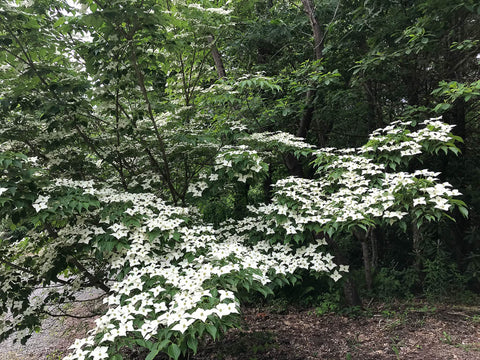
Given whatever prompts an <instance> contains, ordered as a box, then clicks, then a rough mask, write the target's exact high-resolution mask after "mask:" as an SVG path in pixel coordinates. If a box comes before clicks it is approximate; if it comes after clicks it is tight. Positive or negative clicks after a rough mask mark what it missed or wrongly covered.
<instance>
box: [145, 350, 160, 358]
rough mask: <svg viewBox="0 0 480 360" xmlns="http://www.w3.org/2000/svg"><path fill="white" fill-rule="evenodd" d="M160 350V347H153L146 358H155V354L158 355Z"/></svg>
mask: <svg viewBox="0 0 480 360" xmlns="http://www.w3.org/2000/svg"><path fill="white" fill-rule="evenodd" d="M159 352H160V349H158V348H157V349H153V350H152V351H150V353H149V354H148V355H147V357H146V358H145V360H153V359H154V358H155V356H157V354H158V353H159Z"/></svg>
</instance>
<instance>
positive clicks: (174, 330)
mask: <svg viewBox="0 0 480 360" xmlns="http://www.w3.org/2000/svg"><path fill="white" fill-rule="evenodd" d="M231 6H232V4H230V3H228V2H225V3H223V2H211V3H210V2H209V1H205V2H195V3H189V2H171V1H165V2H159V1H156V0H148V1H141V2H137V1H124V0H120V1H114V2H103V1H81V2H79V3H78V4H76V5H72V4H69V3H66V2H63V1H53V0H49V1H37V0H33V1H25V2H18V3H13V2H6V1H2V3H1V9H0V18H1V21H0V79H1V81H2V89H1V90H0V91H1V92H0V101H1V108H0V111H1V120H0V121H1V122H2V130H1V134H0V140H1V145H0V149H1V154H0V168H1V169H2V173H1V177H0V202H1V204H2V208H1V210H0V213H1V218H2V223H1V224H2V234H1V238H0V269H1V271H0V280H1V281H0V284H1V288H0V310H1V312H2V313H3V314H4V315H6V314H8V316H7V317H6V318H5V321H4V322H2V324H1V328H0V339H5V338H7V337H8V336H10V335H11V334H14V333H15V334H16V335H18V336H19V338H21V339H23V340H25V339H27V338H28V336H29V335H30V334H31V333H32V331H35V330H37V329H38V328H39V327H40V326H41V320H42V318H43V317H44V316H46V315H60V314H61V313H58V312H56V311H57V310H56V309H57V308H52V304H62V303H67V302H70V301H75V299H76V297H77V295H78V292H79V291H80V290H82V289H87V288H92V287H93V288H97V289H99V290H100V291H102V292H103V295H102V297H103V303H104V304H105V308H104V311H103V313H102V315H101V316H100V317H98V319H97V320H96V326H95V328H94V329H92V331H91V332H90V335H89V336H88V337H87V338H85V339H78V340H76V341H75V343H74V344H73V346H72V353H71V354H70V355H68V356H67V357H66V358H67V359H106V358H108V359H121V358H122V355H121V352H122V349H124V348H125V347H130V346H134V345H135V346H141V347H144V348H147V349H148V350H149V354H148V356H147V359H153V358H154V357H155V356H156V355H157V354H158V353H160V352H164V353H167V354H168V355H169V356H170V357H171V358H174V359H178V358H179V357H180V356H181V355H182V354H186V353H188V352H190V351H191V352H196V351H197V348H198V344H199V339H201V338H202V337H204V336H205V335H209V336H211V337H212V338H213V339H216V338H217V337H218V335H219V334H220V333H221V332H224V331H226V329H228V328H229V327H233V326H236V325H238V323H239V322H238V321H239V317H238V313H239V299H240V296H239V295H240V293H241V292H243V291H258V292H260V293H262V294H264V295H268V294H271V293H273V292H274V290H275V289H276V286H279V285H282V284H286V283H290V282H295V281H297V280H298V279H299V275H298V271H299V270H302V269H303V270H306V271H311V272H313V273H316V274H318V275H319V276H320V277H322V278H323V279H324V280H325V281H327V280H328V279H329V278H330V279H332V281H338V280H339V279H340V278H341V276H342V275H343V274H344V273H345V272H347V271H348V266H346V265H345V264H341V263H339V262H336V259H335V258H334V257H333V256H332V255H331V254H330V253H329V248H328V246H327V242H326V240H325V238H326V237H328V239H335V238H336V237H342V236H346V234H349V233H351V232H353V231H354V230H355V229H369V228H372V227H375V226H378V225H380V224H384V223H388V224H394V223H398V224H400V225H401V224H403V225H405V222H406V221H407V220H406V219H409V220H408V221H414V222H415V223H416V224H418V225H419V226H420V225H421V224H422V223H424V222H427V221H435V220H440V219H441V218H443V217H448V216H449V215H448V212H449V211H451V210H452V209H453V208H455V207H457V208H458V209H460V211H462V212H466V210H465V205H464V204H463V203H462V202H461V201H460V200H458V199H457V198H456V197H457V196H458V195H460V194H459V192H458V191H456V190H455V189H452V187H451V185H449V184H448V183H445V182H442V181H440V180H439V174H438V173H434V172H431V171H429V170H428V169H423V170H414V171H410V172H408V171H406V169H408V167H407V165H408V163H409V161H410V160H411V159H412V158H413V157H419V156H420V155H421V154H422V153H438V152H439V151H440V150H443V151H445V152H448V151H453V152H457V151H458V149H457V147H456V146H455V143H456V142H457V141H460V140H461V139H459V138H458V137H456V136H454V135H452V133H451V130H452V126H450V125H448V124H445V123H443V122H441V119H438V118H436V119H429V120H426V121H425V122H424V123H422V124H416V123H412V122H410V121H398V122H395V123H392V124H390V125H389V126H387V127H385V128H383V129H379V130H376V131H375V132H373V133H372V134H371V136H370V139H369V140H368V142H367V143H366V144H365V145H364V146H362V147H359V148H351V149H333V148H328V149H327V148H317V147H316V146H314V145H313V144H309V143H307V142H306V141H305V139H302V138H298V137H295V136H293V135H291V134H289V133H287V132H283V131H280V130H276V129H274V130H273V131H260V129H252V128H251V127H250V126H247V125H250V124H247V123H246V122H244V121H243V119H242V118H241V117H240V116H235V115H236V114H238V113H240V112H238V109H239V106H242V105H241V104H242V101H243V99H247V100H248V101H252V102H259V103H261V102H262V101H263V99H262V92H278V91H281V90H282V88H281V86H280V85H278V84H277V83H276V81H275V79H272V78H269V77H267V76H265V75H264V74H248V73H246V74H244V75H243V77H241V78H239V79H224V77H225V76H226V75H225V74H224V73H221V72H219V63H218V61H221V58H218V56H219V53H218V50H216V49H215V46H216V45H215V44H216V41H217V40H216V39H221V36H222V34H223V31H225V27H227V25H229V24H232V22H233V21H234V20H233V19H232V18H231V14H232V11H233V10H234V9H233V8H231ZM215 51H217V52H215ZM219 75H221V76H219ZM317 75H318V74H317ZM322 76H323V77H322ZM335 76H336V75H335V74H329V73H325V74H323V75H321V76H320V75H319V76H318V77H317V80H318V79H331V78H334V77H335ZM217 78H220V79H219V80H217ZM319 81H320V80H319ZM322 81H323V80H322ZM226 109H227V110H226ZM256 130H258V131H256ZM287 156H293V157H296V158H297V159H299V160H298V161H303V162H306V163H310V164H311V166H312V167H313V168H314V169H316V171H315V174H314V175H313V176H311V177H309V178H302V177H298V176H290V175H289V174H288V172H287V171H285V170H282V169H280V165H281V164H282V161H283V160H282V159H284V158H285V157H287ZM272 173H275V174H274V176H272ZM272 180H273V181H272ZM269 182H271V184H269ZM255 194H257V196H255ZM212 204H217V205H218V206H221V207H220V209H219V210H220V212H222V213H221V214H220V213H217V212H215V209H212ZM222 209H223V210H222ZM38 288H42V289H43V292H42V295H41V296H34V295H35V294H34V290H35V289H38Z"/></svg>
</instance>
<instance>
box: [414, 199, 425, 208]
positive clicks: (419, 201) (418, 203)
mask: <svg viewBox="0 0 480 360" xmlns="http://www.w3.org/2000/svg"><path fill="white" fill-rule="evenodd" d="M426 204H427V202H426V201H425V198H424V197H419V198H417V199H413V206H418V205H426Z"/></svg>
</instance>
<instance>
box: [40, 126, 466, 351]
mask: <svg viewBox="0 0 480 360" xmlns="http://www.w3.org/2000/svg"><path fill="white" fill-rule="evenodd" d="M423 125H425V127H424V128H422V129H419V130H417V131H413V130H412V128H411V126H410V124H409V123H405V122H399V123H396V124H394V126H388V127H386V128H384V129H380V130H377V131H376V132H374V134H373V136H372V137H371V138H370V140H369V142H368V143H367V145H365V146H364V147H362V148H359V149H339V150H337V149H315V148H314V147H313V146H312V145H309V144H307V143H305V142H304V141H303V140H302V139H299V138H296V137H293V136H291V135H288V134H285V133H263V134H260V135H258V134H253V135H245V136H244V137H243V138H242V139H241V141H242V142H244V143H245V144H252V143H255V144H256V149H257V150H254V148H253V146H251V147H250V146H249V145H245V144H243V145H236V146H224V147H222V148H221V149H220V150H219V152H218V155H217V157H216V158H215V160H214V163H213V164H212V165H211V166H210V167H209V168H205V169H204V171H202V172H201V173H200V174H199V181H197V182H196V183H193V184H192V185H191V187H190V190H189V191H190V192H191V193H192V194H193V195H194V197H195V196H205V194H206V192H205V190H207V189H209V188H210V187H212V186H221V185H222V184H223V185H225V184H227V183H229V182H230V183H231V182H234V183H238V182H246V181H247V180H248V179H250V178H257V176H262V174H264V173H265V172H266V171H267V170H268V163H267V159H269V158H270V157H271V154H272V153H274V152H278V151H282V150H283V151H290V152H298V154H299V155H310V156H313V157H315V160H314V162H313V163H314V165H315V166H316V167H317V176H316V178H314V179H303V178H297V177H286V178H283V179H279V180H278V181H276V183H275V184H274V186H273V187H274V194H273V199H272V201H271V202H270V203H269V204H255V205H249V206H248V207H247V208H248V210H249V215H248V216H246V217H244V218H242V219H235V220H234V219H229V220H227V221H225V222H224V223H222V224H220V225H219V226H218V227H214V226H212V225H211V224H207V223H205V222H204V221H202V219H201V217H200V216H199V215H198V214H199V211H198V210H197V209H196V208H194V207H176V206H172V205H169V204H167V203H166V202H164V201H163V200H162V199H161V198H159V197H158V196H156V195H154V194H152V193H128V192H122V191H117V190H114V189H111V188H108V187H100V186H97V185H96V184H95V182H94V181H82V182H80V181H72V180H64V179H60V180H57V181H56V183H55V184H54V185H52V186H51V187H50V188H47V189H45V194H43V195H40V196H39V197H38V199H37V200H36V201H35V202H34V207H35V209H36V211H37V212H38V213H39V215H42V214H43V212H45V213H46V212H49V211H55V209H61V207H62V206H64V205H62V204H63V203H62V202H61V201H57V200H55V193H56V191H57V190H58V189H60V188H62V189H65V188H67V189H75V191H78V192H81V193H82V194H83V196H88V197H91V198H92V199H94V200H91V203H94V204H95V208H90V209H88V211H87V210H85V209H87V208H85V209H84V208H82V206H81V205H80V210H81V212H80V213H79V215H78V216H76V218H75V220H74V221H73V220H71V221H69V222H68V223H67V224H66V225H65V226H64V227H63V228H62V229H60V230H59V231H58V233H57V234H56V235H55V236H56V237H52V236H51V238H50V240H49V241H50V242H49V246H51V247H50V248H49V251H46V253H42V259H46V260H45V263H44V264H43V265H42V266H44V267H45V269H44V270H45V271H48V269H49V266H51V264H52V262H53V261H54V260H55V258H57V257H58V252H59V248H60V245H59V244H62V246H65V244H66V245H68V246H70V245H72V246H73V245H74V244H75V245H76V246H89V247H91V249H92V251H93V253H94V254H96V256H104V257H105V259H106V269H104V271H105V272H106V274H107V275H108V278H109V279H111V280H110V281H109V282H108V286H109V292H108V296H107V297H106V298H105V301H104V302H105V304H106V306H107V307H108V308H107V310H106V311H105V313H104V315H102V316H101V317H100V318H98V319H97V321H96V326H95V328H94V329H92V330H91V332H90V335H89V336H88V337H87V338H85V339H82V340H77V341H76V342H75V344H74V345H73V346H72V353H71V354H70V355H68V356H67V357H66V358H65V359H67V360H74V359H107V358H108V359H115V358H118V357H116V356H117V354H118V353H119V351H120V350H121V349H122V348H123V347H125V346H129V345H132V344H136V345H140V346H143V347H145V348H147V349H149V350H150V358H153V357H154V356H155V355H156V354H157V353H159V352H165V353H167V354H168V355H169V356H170V357H172V358H178V357H179V356H180V354H181V353H184V354H185V353H186V352H187V351H193V352H196V349H197V346H198V339H199V338H201V337H202V336H204V335H205V334H209V335H210V336H212V337H213V338H214V339H215V338H216V336H217V334H218V332H220V331H225V330H226V329H227V328H229V327H232V326H235V324H236V322H235V321H236V319H238V318H237V316H238V313H239V300H238V297H237V292H238V291H239V290H240V289H246V290H253V291H258V292H260V293H263V294H264V295H267V294H269V293H271V292H272V287H270V286H269V285H270V284H271V282H272V280H274V279H275V280H279V281H280V282H284V283H286V282H288V281H289V279H293V278H294V276H295V273H296V272H297V270H301V269H303V270H307V271H311V272H316V273H322V274H325V275H327V276H329V277H330V278H331V279H333V280H334V281H338V280H339V279H340V278H341V276H342V273H344V272H346V271H348V267H346V266H344V265H339V264H336V263H335V262H334V257H333V256H332V255H330V254H329V253H328V252H327V248H326V246H327V242H326V241H325V240H324V238H323V237H322V235H325V234H326V235H328V236H330V237H335V236H336V235H337V234H339V236H341V235H342V234H345V233H346V232H348V231H351V229H352V228H354V227H363V228H367V227H372V226H375V225H376V224H380V223H382V222H386V223H390V224H393V223H394V222H399V221H402V220H403V219H404V218H405V217H407V216H411V218H412V219H413V220H414V221H417V223H421V221H423V219H424V218H425V219H426V220H428V221H430V220H434V219H439V218H441V217H442V216H444V213H445V211H449V210H451V209H452V207H454V206H458V208H459V209H462V208H463V205H464V204H463V203H462V202H461V201H460V200H458V199H455V197H456V196H458V195H460V193H459V192H458V191H457V190H455V189H452V187H451V185H450V184H448V183H446V182H440V181H439V178H438V176H439V174H438V173H434V172H431V171H429V170H426V169H424V170H416V171H413V172H411V173H409V172H405V171H395V166H392V165H391V164H401V161H400V160H398V159H399V158H408V157H409V156H411V155H412V154H417V152H418V151H438V150H440V149H441V150H443V149H445V148H446V149H447V150H449V149H451V148H454V146H455V145H454V142H455V140H456V138H455V137H454V136H453V135H451V134H450V130H451V126H449V125H446V124H443V123H441V122H440V121H439V120H438V119H431V120H429V121H426V122H425V123H424V124H423ZM404 143H406V144H407V145H405V144H404ZM207 195H208V194H207ZM72 196H73V195H70V198H69V199H73V198H74V197H72ZM75 196H79V195H75ZM79 201H80V200H79ZM82 201H84V200H82ZM80 203H81V202H80ZM312 234H316V236H312ZM50 235H51V234H50ZM326 235H325V236H326ZM37 236H38V237H39V238H40V237H41V236H45V234H43V235H42V234H39V235H37ZM32 238H33V237H32ZM99 254H100V255H99ZM47 255H48V256H47Z"/></svg>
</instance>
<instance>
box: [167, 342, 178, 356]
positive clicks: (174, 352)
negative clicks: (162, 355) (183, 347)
mask: <svg viewBox="0 0 480 360" xmlns="http://www.w3.org/2000/svg"><path fill="white" fill-rule="evenodd" d="M167 354H168V356H170V357H171V358H172V359H175V360H177V359H178V358H179V357H180V354H181V351H180V348H179V347H178V345H177V344H173V343H172V344H171V345H170V346H169V347H168V350H167Z"/></svg>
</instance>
